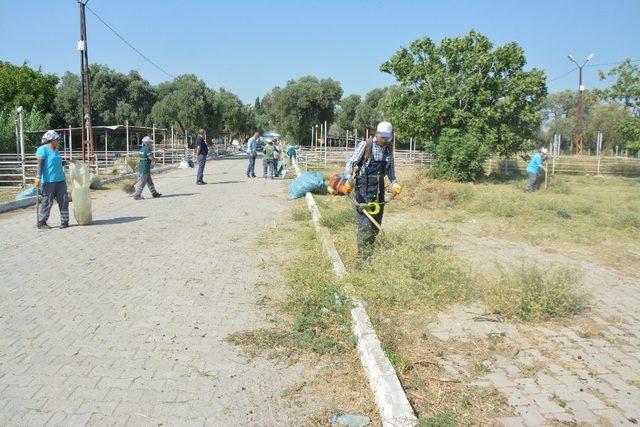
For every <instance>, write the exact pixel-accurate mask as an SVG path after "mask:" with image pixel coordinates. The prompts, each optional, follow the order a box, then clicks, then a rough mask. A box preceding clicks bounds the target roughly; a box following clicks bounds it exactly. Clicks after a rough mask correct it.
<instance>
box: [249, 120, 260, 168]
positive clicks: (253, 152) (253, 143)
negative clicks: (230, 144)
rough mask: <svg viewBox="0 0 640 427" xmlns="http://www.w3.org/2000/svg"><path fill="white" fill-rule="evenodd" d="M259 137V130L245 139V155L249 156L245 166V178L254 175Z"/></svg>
mask: <svg viewBox="0 0 640 427" xmlns="http://www.w3.org/2000/svg"><path fill="white" fill-rule="evenodd" d="M259 139H260V132H258V131H255V132H254V133H253V136H252V137H251V138H249V140H248V141H247V157H248V158H249V165H248V166H247V178H255V177H256V157H258V140H259Z"/></svg>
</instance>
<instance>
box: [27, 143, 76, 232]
mask: <svg viewBox="0 0 640 427" xmlns="http://www.w3.org/2000/svg"><path fill="white" fill-rule="evenodd" d="M41 142H42V145H40V147H38V150H36V160H37V161H38V165H37V169H36V179H35V182H34V185H35V186H36V187H38V196H37V197H40V200H41V203H40V211H39V212H38V228H39V229H41V230H46V229H50V228H51V227H49V225H47V220H48V219H49V214H50V213H51V204H52V203H53V199H56V202H58V207H59V208H60V228H67V227H68V226H69V195H68V194H67V177H66V176H65V174H64V168H63V165H64V163H65V162H64V161H63V160H62V157H61V156H60V153H59V152H58V147H59V146H60V135H59V134H58V133H57V132H56V131H53V130H49V131H47V132H45V134H44V135H43V136H42V141H41Z"/></svg>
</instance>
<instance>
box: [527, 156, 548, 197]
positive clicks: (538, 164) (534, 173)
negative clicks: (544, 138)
mask: <svg viewBox="0 0 640 427" xmlns="http://www.w3.org/2000/svg"><path fill="white" fill-rule="evenodd" d="M548 154H549V152H548V150H547V149H546V148H544V147H542V148H541V149H540V152H539V153H537V154H536V155H535V156H533V158H532V159H531V161H530V162H529V164H528V165H527V175H528V179H527V185H525V187H524V191H531V190H535V189H536V188H538V186H539V183H538V175H540V174H541V173H542V172H546V171H547V166H546V165H545V163H544V162H545V160H547V155H548Z"/></svg>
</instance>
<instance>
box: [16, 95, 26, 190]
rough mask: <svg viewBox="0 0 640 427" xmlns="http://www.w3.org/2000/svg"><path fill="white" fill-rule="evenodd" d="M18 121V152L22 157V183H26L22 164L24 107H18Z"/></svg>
mask: <svg viewBox="0 0 640 427" xmlns="http://www.w3.org/2000/svg"><path fill="white" fill-rule="evenodd" d="M17 111H18V123H19V126H20V154H21V157H22V185H25V184H26V183H27V176H26V169H25V166H24V108H22V105H21V106H19V107H18V110H17Z"/></svg>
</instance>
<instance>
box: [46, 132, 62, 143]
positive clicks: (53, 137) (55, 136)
mask: <svg viewBox="0 0 640 427" xmlns="http://www.w3.org/2000/svg"><path fill="white" fill-rule="evenodd" d="M61 139H62V138H60V134H59V133H58V132H56V131H55V130H48V131H46V132H45V133H44V135H42V140H41V143H42V144H46V143H48V142H51V141H60V140H61Z"/></svg>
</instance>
